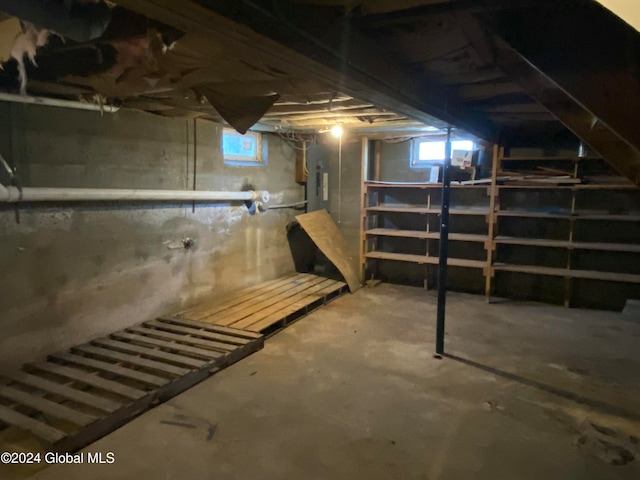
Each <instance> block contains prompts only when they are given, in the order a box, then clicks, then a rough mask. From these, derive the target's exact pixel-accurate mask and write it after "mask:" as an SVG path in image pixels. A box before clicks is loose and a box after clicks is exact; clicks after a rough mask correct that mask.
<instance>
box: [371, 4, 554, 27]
mask: <svg viewBox="0 0 640 480" xmlns="http://www.w3.org/2000/svg"><path fill="white" fill-rule="evenodd" d="M422 3H423V4H422V5H420V4H414V5H413V6H410V8H404V9H402V8H399V7H398V2H394V4H395V8H394V9H393V11H386V12H381V13H379V14H378V13H376V14H370V15H364V16H363V17H362V19H361V20H360V23H361V24H363V25H367V26H380V25H392V24H406V23H411V22H416V21H420V19H421V17H422V18H424V17H429V16H432V15H439V14H444V13H479V12H487V11H495V10H505V9H513V8H523V7H530V6H534V7H535V6H540V5H541V4H543V3H546V4H549V5H553V4H554V3H558V2H557V0H515V1H514V0H449V1H442V2H433V1H431V2H427V1H425V2H422Z"/></svg>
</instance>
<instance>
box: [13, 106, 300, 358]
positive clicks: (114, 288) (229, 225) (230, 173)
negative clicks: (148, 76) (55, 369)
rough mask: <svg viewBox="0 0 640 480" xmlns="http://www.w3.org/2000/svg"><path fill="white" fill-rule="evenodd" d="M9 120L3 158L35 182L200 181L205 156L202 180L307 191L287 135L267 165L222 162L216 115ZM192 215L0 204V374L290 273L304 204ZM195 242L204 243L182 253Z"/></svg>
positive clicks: (38, 114) (208, 207) (221, 207)
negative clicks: (290, 232)
mask: <svg viewBox="0 0 640 480" xmlns="http://www.w3.org/2000/svg"><path fill="white" fill-rule="evenodd" d="M0 125H1V126H2V128H1V129H0V153H2V155H3V156H4V157H5V158H6V159H7V160H8V161H9V162H10V163H12V164H15V165H16V167H17V173H18V175H19V177H20V180H21V182H22V184H23V185H24V186H33V187H38V186H39V187H44V186H47V187H89V188H92V187H105V188H154V189H192V188H193V162H194V154H195V160H196V163H197V180H196V187H197V189H202V190H240V189H241V187H242V186H243V185H247V184H252V185H254V187H255V188H256V189H260V190H263V189H264V190H269V191H270V192H271V195H272V198H271V202H270V203H271V204H278V203H283V204H285V203H287V204H288V203H294V202H298V201H301V200H303V197H304V189H303V188H302V187H300V186H299V185H297V184H296V183H295V181H294V166H295V165H294V164H295V152H294V150H293V149H292V148H291V147H290V146H289V145H288V144H286V143H285V142H283V141H282V140H281V139H279V138H278V137H277V136H272V135H264V136H263V139H264V140H265V141H267V142H268V165H266V166H262V167H236V166H227V165H225V164H224V161H223V156H222V149H221V128H220V126H218V125H215V124H213V123H210V122H205V121H197V122H195V123H194V121H193V120H184V119H180V120H178V119H169V118H165V117H159V116H154V115H151V114H148V113H142V112H135V111H126V110H121V111H120V112H118V113H116V114H105V115H104V116H101V115H100V114H99V113H96V112H86V111H78V110H66V109H55V108H51V107H42V106H32V105H29V106H25V105H16V104H6V103H0ZM194 130H195V132H194ZM192 210H193V206H192V203H189V204H172V203H169V202H163V203H157V204H149V203H138V204H115V203H114V204H98V203H87V204H76V205H71V204H57V205H54V204H43V205H26V204H25V205H20V206H19V207H18V208H17V210H16V209H15V208H14V206H12V205H6V204H5V205H0V246H1V247H0V272H2V275H3V277H4V281H3V282H2V286H1V287H0V328H1V329H2V336H0V369H2V368H10V367H12V366H15V365H18V364H20V363H23V362H25V361H30V360H34V359H36V358H39V357H42V356H44V355H46V354H48V353H51V352H54V351H58V350H60V349H63V348H66V347H69V346H71V345H73V344H76V343H79V342H83V341H86V340H88V339H90V338H93V337H96V336H99V335H103V334H107V333H109V332H111V331H115V330H117V329H121V328H124V327H126V326H129V325H132V324H134V323H138V322H141V321H144V320H148V319H150V318H153V317H155V316H157V315H162V314H170V313H174V312H176V311H177V310H180V309H182V308H186V307H188V306H191V305H194V304H196V303H198V302H200V301H203V300H207V299H213V298H216V297H217V296H219V295H222V294H224V293H225V292H228V291H231V290H234V289H238V288H242V287H246V286H250V285H253V284H256V283H259V282H262V281H266V280H269V279H272V278H276V277H278V276H280V275H282V274H284V273H287V272H290V271H293V269H294V267H293V261H292V258H291V253H290V250H289V247H288V244H287V240H286V230H285V227H286V225H287V223H289V222H290V221H291V220H293V217H294V214H295V212H294V211H292V210H286V209H285V210H272V211H268V212H267V213H265V214H257V215H255V216H250V215H249V214H248V212H247V209H246V207H245V206H244V205H243V204H240V203H238V204H220V203H217V204H196V206H195V212H194V211H192ZM16 216H18V218H19V223H18V222H17V217H16ZM185 237H189V238H192V239H194V240H195V245H194V247H192V248H190V249H184V248H179V245H180V241H181V240H182V239H183V238H185ZM176 247H177V248H176Z"/></svg>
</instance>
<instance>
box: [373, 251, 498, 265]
mask: <svg viewBox="0 0 640 480" xmlns="http://www.w3.org/2000/svg"><path fill="white" fill-rule="evenodd" d="M365 257H367V258H371V259H377V260H396V261H399V262H411V263H418V264H430V265H437V264H438V261H439V260H438V257H427V256H426V255H413V254H409V253H392V252H368V253H367V254H365ZM447 265H449V266H451V267H470V268H485V267H486V266H487V262H485V261H481V260H467V259H465V258H449V259H448V261H447Z"/></svg>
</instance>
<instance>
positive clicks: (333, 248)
mask: <svg viewBox="0 0 640 480" xmlns="http://www.w3.org/2000/svg"><path fill="white" fill-rule="evenodd" d="M296 220H298V222H300V226H301V227H302V228H303V229H304V231H305V232H307V235H309V237H311V240H313V243H315V244H316V246H317V247H318V248H319V249H320V251H321V252H322V253H324V254H325V255H326V256H327V258H328V259H329V260H330V261H331V263H333V264H334V265H335V266H336V268H337V269H338V270H339V271H340V273H341V274H342V276H343V277H344V279H345V281H346V282H347V285H349V290H350V291H351V293H353V292H355V291H356V290H357V289H359V288H360V279H359V275H358V268H357V262H356V259H354V258H353V257H352V256H350V255H349V254H347V251H348V249H349V247H348V245H347V241H346V240H345V238H344V236H343V235H342V233H340V230H338V227H337V226H336V224H335V223H334V222H333V220H332V219H331V217H330V216H329V214H328V213H327V211H326V210H318V211H316V212H311V213H305V214H304V215H298V216H296Z"/></svg>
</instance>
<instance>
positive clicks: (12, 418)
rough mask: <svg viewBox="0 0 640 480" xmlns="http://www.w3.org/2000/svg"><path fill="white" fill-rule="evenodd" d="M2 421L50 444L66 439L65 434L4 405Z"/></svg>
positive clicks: (0, 416)
mask: <svg viewBox="0 0 640 480" xmlns="http://www.w3.org/2000/svg"><path fill="white" fill-rule="evenodd" d="M0 421H2V422H4V423H6V424H9V425H13V426H14V427H18V428H20V429H22V430H26V431H28V432H31V433H33V434H34V435H35V436H36V437H39V438H42V439H43V440H46V441H47V442H49V443H55V442H57V441H59V440H62V439H63V438H64V437H65V433H64V432H62V431H60V430H58V429H56V428H53V427H50V426H49V425H46V424H44V423H42V422H39V421H37V420H34V419H33V418H31V417H27V416H26V415H22V414H21V413H18V412H16V411H14V410H11V409H9V408H7V407H4V406H2V405H0Z"/></svg>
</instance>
